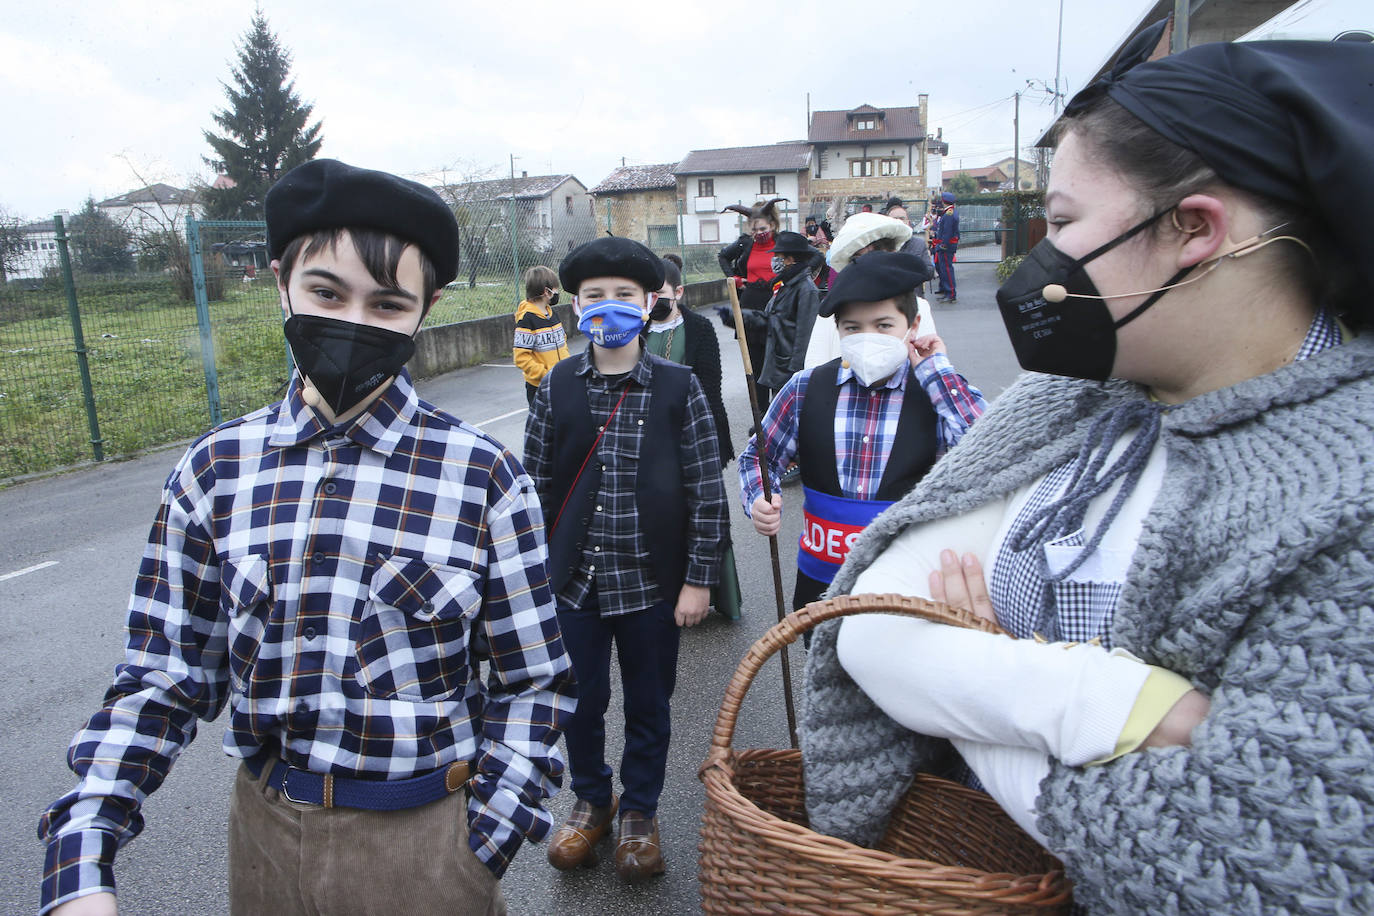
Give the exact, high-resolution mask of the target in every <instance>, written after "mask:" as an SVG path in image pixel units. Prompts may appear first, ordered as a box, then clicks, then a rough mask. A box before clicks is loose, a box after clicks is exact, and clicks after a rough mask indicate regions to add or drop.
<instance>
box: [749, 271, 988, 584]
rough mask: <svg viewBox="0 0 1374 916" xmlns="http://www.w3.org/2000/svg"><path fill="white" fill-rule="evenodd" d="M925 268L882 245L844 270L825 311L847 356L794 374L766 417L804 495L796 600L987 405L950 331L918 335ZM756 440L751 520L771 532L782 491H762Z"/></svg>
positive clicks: (769, 443) (772, 445) (769, 433)
mask: <svg viewBox="0 0 1374 916" xmlns="http://www.w3.org/2000/svg"><path fill="white" fill-rule="evenodd" d="M924 276H925V270H924V267H923V265H922V264H921V262H920V260H919V259H918V258H916V257H914V256H913V255H909V254H905V253H901V252H886V251H874V252H870V253H868V254H867V255H865V256H864V257H863V258H862V259H860V260H858V261H855V262H854V263H853V264H851V265H850V266H849V267H848V268H846V269H845V270H843V271H841V272H840V273H839V274H838V275H837V276H836V278H835V281H834V285H833V286H832V287H831V289H830V294H829V295H828V296H827V297H826V299H825V301H824V302H823V303H822V304H821V310H820V314H821V315H822V316H828V315H832V314H833V315H834V316H835V323H836V325H837V327H838V329H839V333H840V351H841V356H840V358H838V359H833V360H831V361H830V362H827V363H825V364H823V365H821V366H817V367H815V368H812V369H804V370H802V371H801V372H799V373H797V374H796V375H794V376H793V377H792V379H791V380H790V381H788V383H787V384H786V385H784V386H783V388H782V390H781V391H779V392H778V394H777V397H775V398H774V399H773V403H772V404H770V405H769V408H768V413H767V414H766V415H765V416H764V419H763V430H762V434H763V436H764V444H765V446H766V451H767V455H768V463H769V468H770V472H771V473H772V474H774V475H775V478H776V476H781V474H782V471H783V470H784V469H785V468H786V467H787V466H788V464H790V463H792V462H796V463H797V464H798V465H799V466H800V467H801V477H802V485H803V491H804V493H805V503H804V506H803V510H802V511H803V512H804V513H805V522H804V524H803V529H802V537H801V543H800V547H799V550H798V552H797V584H796V589H795V590H794V592H793V598H792V604H793V609H798V608H801V607H803V606H805V605H807V604H809V603H810V602H812V601H815V600H816V599H818V598H820V596H821V595H822V594H824V593H825V590H826V588H827V587H828V586H829V584H830V581H831V579H833V578H834V576H835V572H836V571H837V570H838V569H839V568H840V564H841V563H843V562H844V558H845V555H846V554H847V553H848V550H849V545H850V543H852V541H853V539H854V537H855V536H857V534H858V532H859V531H861V530H862V529H863V528H864V526H865V525H867V524H868V523H869V522H870V521H872V520H873V519H874V518H875V517H877V515H878V514H879V513H880V512H882V511H883V509H885V508H886V507H887V506H889V505H891V503H892V502H893V501H894V500H896V499H898V498H899V497H901V496H902V495H903V494H905V493H906V492H907V491H908V490H910V489H911V487H912V486H914V485H915V483H916V482H917V481H918V480H920V479H921V477H923V476H924V475H925V472H926V471H927V470H929V469H930V467H931V465H933V464H934V463H935V461H936V460H937V459H938V458H939V457H940V456H941V455H943V454H944V453H945V452H946V451H948V450H949V449H950V448H953V446H954V445H955V443H957V442H958V441H959V439H960V437H961V436H963V434H964V431H965V430H967V429H968V427H969V425H970V424H971V423H972V422H973V421H974V420H975V419H977V418H978V416H979V415H981V414H982V412H983V410H984V408H985V407H986V404H985V402H984V400H983V395H982V393H981V392H979V390H978V389H977V388H974V387H973V386H971V385H970V384H969V383H968V381H967V380H966V379H965V378H964V377H963V376H962V375H960V374H959V373H958V372H956V371H955V370H954V368H953V367H952V366H951V365H950V363H949V358H948V356H947V355H946V350H945V344H944V341H942V340H941V339H940V338H939V337H937V336H935V335H934V334H927V335H920V334H919V329H920V325H921V319H920V316H919V314H918V313H917V311H916V292H915V291H916V287H917V286H918V285H919V284H920V283H921V281H922V279H923V278H924ZM916 385H919V386H920V387H919V388H917V387H916ZM756 438H757V437H755V439H750V441H749V445H748V446H747V447H746V448H745V450H744V454H742V455H741V456H740V460H739V471H740V487H741V498H742V500H743V503H744V507H745V512H746V514H748V515H749V516H750V518H751V519H753V522H754V529H755V530H756V531H758V532H759V534H762V535H765V536H771V535H774V534H777V532H778V530H779V528H780V527H781V524H782V496H781V494H778V493H774V494H773V499H772V501H771V503H770V502H769V501H767V500H765V499H764V498H763V495H762V494H763V485H762V482H761V480H760V475H759V462H758V451H757V448H756Z"/></svg>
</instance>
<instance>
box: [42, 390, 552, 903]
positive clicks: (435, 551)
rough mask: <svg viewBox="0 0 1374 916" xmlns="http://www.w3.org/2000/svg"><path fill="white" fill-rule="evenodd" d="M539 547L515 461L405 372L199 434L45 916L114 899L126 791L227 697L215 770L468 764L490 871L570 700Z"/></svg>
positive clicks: (134, 829) (60, 846)
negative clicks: (357, 409)
mask: <svg viewBox="0 0 1374 916" xmlns="http://www.w3.org/2000/svg"><path fill="white" fill-rule="evenodd" d="M546 557H547V551H546V548H545V545H544V525H543V515H542V513H541V511H540V507H539V501H538V499H537V497H536V495H535V491H534V485H533V484H532V483H531V481H530V479H529V477H528V476H527V475H526V474H525V473H524V472H523V471H522V469H521V467H520V464H519V463H518V462H517V461H516V460H515V458H514V456H512V455H511V453H510V452H509V451H507V450H506V449H505V448H504V447H502V446H501V445H500V444H499V443H497V442H495V441H493V440H492V439H490V438H488V437H487V436H486V435H484V434H483V433H482V432H481V431H479V430H477V429H474V428H473V427H470V426H467V425H466V424H464V423H462V422H461V421H459V420H456V419H454V418H453V417H450V416H448V415H447V414H444V413H442V412H440V411H438V410H436V409H435V408H434V407H432V406H430V405H428V404H426V403H424V402H423V401H421V400H419V398H418V397H417V396H416V394H415V390H414V389H413V388H412V387H411V384H410V380H409V378H407V377H406V376H405V374H404V373H402V375H401V376H400V377H398V378H397V379H396V381H395V382H393V383H392V385H391V386H390V387H389V388H388V389H387V390H386V392H385V393H384V394H383V395H382V396H381V397H380V398H378V399H377V401H376V402H374V403H373V404H372V405H371V406H370V407H369V408H368V409H367V410H366V411H364V412H363V414H362V415H360V416H359V417H358V418H357V419H355V420H354V421H352V422H351V423H349V424H347V425H346V426H340V427H336V428H335V429H330V430H326V429H325V428H324V427H323V426H322V425H321V423H320V421H319V419H318V418H317V417H316V415H315V413H314V412H313V411H311V410H310V409H308V408H306V407H305V406H304V404H303V403H302V401H301V396H300V386H299V380H293V382H292V385H291V388H290V391H289V392H288V396H287V399H286V400H285V401H283V402H281V403H279V404H274V405H272V406H270V407H267V408H264V409H262V410H259V411H257V412H256V413H252V414H249V415H248V416H246V417H242V418H240V419H238V420H234V421H232V422H230V423H226V424H224V425H223V426H221V427H219V428H217V429H215V430H213V431H211V432H210V433H208V434H206V435H205V436H204V437H202V438H201V439H200V441H198V442H197V443H196V444H194V445H193V446H191V448H190V450H189V451H188V452H187V453H186V455H185V457H183V458H182V460H181V462H180V463H179V464H178V465H177V467H176V469H175V470H174V471H173V472H172V474H171V476H170V477H169V478H168V480H167V483H166V486H165V487H164V489H163V494H162V505H161V508H160V509H159V511H158V515H157V519H156V520H155V522H154V524H153V529H152V533H151V534H150V535H149V538H148V544H147V548H146V549H145V551H144V554H143V563H142V566H141V567H140V569H139V573H138V578H137V581H136V582H135V584H134V591H133V597H132V598H131V600H130V604H129V615H128V638H127V646H126V650H125V661H124V663H123V664H122V665H120V666H119V667H118V668H117V669H116V672H115V680H114V684H113V686H112V687H111V688H110V691H109V693H108V694H107V695H106V698H105V705H104V706H103V708H102V709H101V710H100V711H99V712H97V713H96V714H95V715H94V716H93V717H92V718H91V719H90V721H89V723H88V724H87V725H86V727H85V728H83V729H82V730H81V731H79V732H78V733H77V735H76V737H75V738H74V739H73V741H72V745H71V750H70V753H69V759H70V762H71V766H72V769H73V770H74V771H75V772H76V774H77V776H78V777H80V782H79V783H78V785H77V788H76V789H75V790H74V791H73V792H71V793H69V794H67V795H65V796H63V797H62V798H61V799H59V800H58V801H57V802H56V803H54V805H53V806H52V808H51V809H49V811H48V813H47V814H46V815H44V817H43V821H42V823H41V824H40V826H39V836H40V837H41V838H42V839H44V840H45V841H47V843H48V853H47V864H46V867H45V871H44V877H43V887H42V904H43V906H44V908H47V907H49V906H52V905H55V904H57V903H61V902H62V901H64V900H66V899H69V898H72V897H75V896H79V895H80V894H81V893H83V892H90V891H92V890H98V889H105V890H111V891H112V890H113V889H114V876H113V869H112V867H111V865H112V862H113V860H114V856H115V850H116V849H117V848H118V847H119V846H122V845H123V844H124V843H125V842H127V841H128V840H130V839H131V838H133V837H134V836H135V835H136V834H137V833H138V832H139V830H140V829H142V826H143V820H142V816H141V815H140V813H139V807H140V805H141V803H142V802H143V799H144V798H145V797H146V796H147V795H148V793H150V792H152V791H153V790H154V789H156V788H157V787H158V786H159V785H160V784H161V783H162V780H163V779H164V778H165V777H166V775H167V771H168V769H169V768H170V767H171V765H172V761H173V760H174V759H176V756H177V755H178V754H179V753H180V751H181V750H182V749H183V748H184V747H185V746H186V745H187V744H188V743H190V741H191V738H192V737H193V736H194V734H195V729H196V720H197V719H207V720H208V719H212V718H214V717H215V716H216V715H218V714H219V712H220V710H221V709H222V708H223V707H224V705H225V704H226V702H227V703H228V705H229V728H228V731H227V732H226V733H225V738H224V750H225V752H226V753H227V754H229V755H230V756H233V757H250V756H253V755H255V754H256V753H257V752H258V751H259V750H261V749H264V748H272V749H274V750H277V752H278V753H280V755H281V756H282V757H283V758H284V759H285V760H286V761H287V762H288V763H290V764H291V765H292V766H296V767H300V768H302V769H308V770H311V771H313V772H316V773H334V774H338V775H344V776H355V777H362V778H375V779H401V778H405V777H409V776H415V775H419V774H422V773H426V772H429V771H431V770H434V769H437V768H439V767H442V766H446V765H447V764H449V763H452V762H453V761H455V760H468V761H471V762H472V763H473V764H474V765H475V770H476V773H477V775H476V776H475V777H474V779H473V781H472V784H471V785H472V796H471V799H470V801H469V804H468V819H469V823H470V825H471V828H472V830H471V837H470V841H471V843H472V847H473V851H474V852H475V853H476V854H477V857H478V858H479V859H481V860H482V861H483V862H485V863H486V864H487V865H488V867H490V868H491V869H492V870H493V871H494V872H495V873H497V874H500V873H501V871H502V870H504V868H505V866H506V864H507V863H508V862H509V861H510V858H511V856H513V855H514V854H515V851H516V849H517V848H518V847H519V845H520V842H521V839H522V837H525V836H528V837H530V838H532V839H539V838H542V837H543V836H544V834H545V833H547V832H548V830H549V827H550V826H551V823H550V819H549V815H548V813H547V812H546V811H544V810H543V809H542V807H540V804H539V803H540V800H541V799H543V798H545V797H547V796H549V795H551V794H552V793H553V792H554V791H555V789H556V787H557V785H558V784H559V783H560V781H561V777H562V773H563V758H562V755H561V754H560V752H559V750H558V746H557V741H558V735H559V732H560V731H561V729H562V726H563V724H564V723H565V722H566V721H567V718H568V716H570V715H571V713H572V710H573V707H574V703H575V700H574V685H573V678H572V675H571V664H570V662H569V660H568V657H567V654H566V653H565V651H564V649H563V643H562V640H561V638H560V636H559V632H558V625H557V620H556V618H555V615H554V605H553V596H552V595H551V594H550V589H549V584H548V573H547V569H546ZM479 657H480V658H482V659H483V660H484V661H486V662H487V664H488V666H489V675H488V677H487V679H486V680H485V681H483V680H482V679H481V678H479V677H476V676H474V675H475V674H476V665H475V663H474V659H475V658H479ZM398 864H402V865H403V864H404V863H398Z"/></svg>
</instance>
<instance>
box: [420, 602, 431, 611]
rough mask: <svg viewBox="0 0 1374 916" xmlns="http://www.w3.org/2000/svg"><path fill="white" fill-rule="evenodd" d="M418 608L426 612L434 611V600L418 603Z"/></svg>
mask: <svg viewBox="0 0 1374 916" xmlns="http://www.w3.org/2000/svg"><path fill="white" fill-rule="evenodd" d="M420 610H422V611H424V612H425V613H426V614H432V613H434V602H433V601H426V602H425V603H424V604H422V605H420Z"/></svg>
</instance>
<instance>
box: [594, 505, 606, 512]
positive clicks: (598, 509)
mask: <svg viewBox="0 0 1374 916" xmlns="http://www.w3.org/2000/svg"><path fill="white" fill-rule="evenodd" d="M596 511H597V512H604V511H605V509H603V508H602V507H601V506H597V507H596Z"/></svg>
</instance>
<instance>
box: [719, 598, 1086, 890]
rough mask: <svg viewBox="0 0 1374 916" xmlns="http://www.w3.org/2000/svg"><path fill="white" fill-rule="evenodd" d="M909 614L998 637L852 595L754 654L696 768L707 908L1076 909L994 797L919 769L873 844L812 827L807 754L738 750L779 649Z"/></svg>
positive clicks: (956, 616) (781, 626) (802, 619)
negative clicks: (857, 617)
mask: <svg viewBox="0 0 1374 916" xmlns="http://www.w3.org/2000/svg"><path fill="white" fill-rule="evenodd" d="M873 613H883V614H902V615H906V616H913V617H922V618H925V619H927V620H933V621H937V622H940V623H946V624H952V625H955V626H965V627H973V628H977V629H982V630H989V631H997V628H996V625H995V624H991V623H989V622H987V621H984V620H982V619H981V618H978V617H975V616H974V615H972V614H969V613H966V612H963V611H959V610H957V609H953V608H949V607H946V606H945V605H940V604H935V603H933V602H929V601H924V600H922V599H919V598H911V597H908V596H903V595H848V596H844V597H840V598H833V599H831V600H829V601H819V602H816V603H815V604H810V605H807V606H806V607H805V608H803V609H802V610H800V611H798V612H797V613H795V614H790V615H788V617H787V618H786V619H785V620H783V621H782V622H781V623H778V624H777V625H775V626H774V627H773V628H772V629H770V630H769V631H768V632H767V633H765V634H764V635H763V636H762V637H761V638H760V639H759V640H758V642H756V643H754V645H753V646H752V647H750V649H749V651H748V652H747V653H746V654H745V656H744V658H743V659H742V660H741V661H740V664H739V668H738V669H736V671H735V676H734V678H733V679H732V680H731V682H730V685H729V687H728V688H727V689H726V691H725V698H724V700H722V702H721V708H720V715H719V716H718V717H717V719H716V728H715V733H714V735H713V737H712V740H711V751H710V754H709V755H708V756H707V758H706V762H705V763H704V764H703V765H702V768H701V773H700V776H701V780H702V782H704V783H705V784H706V812H705V815H704V816H703V819H702V825H701V845H700V847H699V848H700V852H701V858H700V863H699V864H700V879H701V901H702V910H703V911H704V912H706V913H708V914H745V913H789V914H793V913H795V914H815V916H835V914H838V913H871V914H879V913H881V914H898V913H923V914H940V916H970V914H982V913H989V914H991V913H1041V914H1043V913H1068V912H1069V910H1070V907H1071V904H1072V885H1071V884H1070V882H1069V881H1068V880H1067V879H1066V878H1065V877H1064V871H1063V866H1062V865H1061V864H1060V862H1059V860H1057V859H1055V858H1054V857H1053V856H1052V855H1050V854H1049V853H1048V852H1046V851H1045V850H1044V849H1043V848H1041V847H1040V846H1039V845H1038V844H1037V843H1036V842H1035V841H1034V840H1032V839H1031V838H1030V837H1029V836H1027V835H1026V833H1025V832H1024V831H1023V830H1021V828H1020V827H1018V826H1017V825H1016V824H1015V823H1014V822H1013V821H1012V820H1011V818H1009V817H1007V815H1006V814H1005V813H1004V812H1003V811H1002V809H1001V808H1000V807H999V806H998V805H997V803H996V802H994V801H993V800H992V799H991V798H989V797H988V796H986V795H984V794H983V793H981V792H977V791H974V790H972V789H969V788H966V787H964V786H961V785H958V784H956V783H952V782H949V781H947V780H943V779H937V778H935V777H933V776H928V775H926V774H920V775H918V776H917V777H916V780H915V781H914V782H913V783H912V786H911V789H910V790H909V791H908V792H907V793H906V794H905V795H904V796H903V797H902V800H901V801H900V802H899V803H898V806H897V809H896V810H895V811H894V812H893V814H892V819H891V822H890V824H889V826H888V830H887V833H886V834H885V835H884V836H883V839H882V840H881V841H880V842H879V843H878V845H877V847H876V848H874V849H867V848H864V847H861V846H856V845H854V844H853V843H849V842H846V841H844V840H840V839H837V838H835V837H830V836H825V835H824V834H820V833H817V832H816V831H814V830H811V829H810V828H809V827H808V826H807V819H806V806H805V790H804V787H803V784H802V769H801V754H800V752H798V751H794V750H744V751H736V750H734V749H733V748H732V747H731V744H732V742H733V740H734V734H735V721H736V718H737V716H738V714H739V709H740V705H741V703H742V702H743V700H744V695H745V693H747V692H748V690H749V685H750V684H751V683H753V680H754V677H755V676H756V675H757V674H758V672H759V670H760V669H761V668H762V667H763V664H764V662H766V661H767V660H768V659H769V658H771V657H772V656H773V655H774V654H775V653H776V652H777V651H778V650H779V649H780V648H781V647H782V646H783V645H786V644H788V643H791V642H793V641H794V640H795V639H796V638H797V636H798V635H799V634H801V633H803V632H805V631H806V630H809V629H811V628H812V627H814V626H816V625H817V624H820V623H822V622H824V621H826V620H830V619H832V618H834V617H844V616H849V615H852V614H873Z"/></svg>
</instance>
